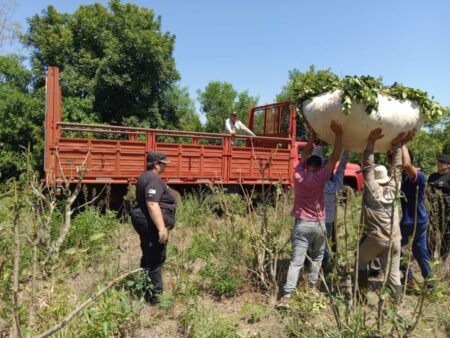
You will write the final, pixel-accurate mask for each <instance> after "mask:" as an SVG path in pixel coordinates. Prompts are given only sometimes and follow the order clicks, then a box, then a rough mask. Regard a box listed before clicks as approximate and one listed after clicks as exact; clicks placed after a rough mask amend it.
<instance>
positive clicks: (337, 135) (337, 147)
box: [327, 121, 342, 172]
mask: <svg viewBox="0 0 450 338" xmlns="http://www.w3.org/2000/svg"><path fill="white" fill-rule="evenodd" d="M330 128H331V130H332V131H333V133H334V146H333V152H332V153H331V156H330V159H329V160H328V163H327V167H328V169H329V170H330V172H333V171H334V167H335V166H336V163H337V161H339V157H341V152H342V127H341V126H340V125H339V124H337V123H336V121H331V125H330Z"/></svg>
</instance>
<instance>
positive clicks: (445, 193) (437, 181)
mask: <svg viewBox="0 0 450 338" xmlns="http://www.w3.org/2000/svg"><path fill="white" fill-rule="evenodd" d="M428 184H429V185H430V186H431V189H432V191H433V192H434V191H436V190H440V191H441V192H442V197H443V199H444V206H445V209H444V210H445V212H446V213H447V217H449V214H448V213H450V171H448V172H447V173H446V174H443V175H441V174H439V173H434V174H431V175H430V177H428ZM440 210H442V209H440Z"/></svg>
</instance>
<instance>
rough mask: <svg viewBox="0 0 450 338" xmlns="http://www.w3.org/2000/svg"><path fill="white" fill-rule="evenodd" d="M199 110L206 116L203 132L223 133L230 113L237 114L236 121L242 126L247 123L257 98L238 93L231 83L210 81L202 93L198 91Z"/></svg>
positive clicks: (246, 93) (245, 93)
mask: <svg viewBox="0 0 450 338" xmlns="http://www.w3.org/2000/svg"><path fill="white" fill-rule="evenodd" d="M197 93H198V97H199V101H200V109H201V110H202V111H203V112H204V113H205V115H206V126H205V131H207V132H211V133H217V132H223V131H224V129H225V124H224V123H225V120H226V119H227V118H229V117H230V114H231V112H233V111H236V112H237V113H238V119H239V120H240V121H242V122H243V123H244V124H247V121H248V112H249V109H250V107H252V106H256V105H257V103H258V99H259V98H258V97H253V96H250V95H249V93H248V91H243V92H241V93H238V92H237V91H236V90H235V89H234V88H233V85H232V84H231V83H228V82H220V81H211V82H209V83H208V85H207V86H206V87H205V89H204V90H203V91H201V90H198V91H197Z"/></svg>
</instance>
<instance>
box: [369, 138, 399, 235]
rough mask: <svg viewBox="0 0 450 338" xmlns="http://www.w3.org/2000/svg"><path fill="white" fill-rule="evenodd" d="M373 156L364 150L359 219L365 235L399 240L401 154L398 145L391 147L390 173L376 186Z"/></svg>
mask: <svg viewBox="0 0 450 338" xmlns="http://www.w3.org/2000/svg"><path fill="white" fill-rule="evenodd" d="M374 167H375V163H374V155H373V153H372V152H370V151H367V150H366V151H365V152H364V169H363V172H364V190H363V222H364V224H365V225H366V227H367V236H369V237H372V238H375V239H377V240H381V241H386V242H389V238H392V241H399V240H400V239H401V238H402V237H401V233H400V208H399V200H398V197H399V194H400V183H401V170H402V153H401V147H400V145H397V146H395V147H394V149H393V167H392V168H393V169H392V170H393V171H394V174H393V175H392V176H391V179H390V180H389V182H388V183H386V184H384V185H380V184H378V183H377V182H376V181H375V178H374Z"/></svg>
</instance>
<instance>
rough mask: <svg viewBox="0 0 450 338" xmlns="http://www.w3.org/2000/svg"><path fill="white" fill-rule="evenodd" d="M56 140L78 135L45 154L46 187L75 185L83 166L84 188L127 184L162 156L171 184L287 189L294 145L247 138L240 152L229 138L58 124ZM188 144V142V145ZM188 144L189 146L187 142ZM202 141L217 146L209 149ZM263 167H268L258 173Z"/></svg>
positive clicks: (57, 142) (278, 139) (274, 139)
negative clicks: (155, 155) (149, 158)
mask: <svg viewBox="0 0 450 338" xmlns="http://www.w3.org/2000/svg"><path fill="white" fill-rule="evenodd" d="M56 128H58V129H59V132H58V133H56V134H57V135H64V133H66V132H74V133H77V135H76V137H62V136H60V137H58V138H56V139H55V143H54V145H53V146H50V147H49V149H47V152H48V154H49V156H50V158H51V159H52V164H51V165H50V170H48V172H47V177H48V179H47V180H48V182H49V183H52V184H61V183H62V182H63V180H64V179H63V178H64V177H65V178H69V179H70V180H71V182H74V183H75V182H78V179H77V177H76V167H77V166H81V165H82V164H83V163H84V165H85V167H86V168H87V173H86V174H85V176H84V177H83V182H84V183H110V184H129V183H133V182H135V181H136V179H137V177H138V176H139V174H140V173H141V172H142V171H143V170H144V169H145V165H146V163H145V160H146V157H145V156H146V153H147V152H149V151H151V150H157V151H163V152H165V153H166V154H167V155H168V157H169V159H170V160H171V161H172V163H171V164H169V165H168V166H167V168H166V172H165V173H164V175H163V178H165V179H166V180H167V182H168V183H172V184H207V183H218V184H261V183H267V184H273V183H280V184H283V185H290V184H291V180H290V179H289V178H290V177H292V163H293V159H294V154H295V152H294V147H293V144H292V140H291V139H289V138H281V137H265V136H257V137H251V136H247V135H241V136H237V137H235V139H241V140H246V144H245V145H244V146H234V145H233V144H232V140H233V138H232V137H231V135H229V134H224V133H221V134H218V133H205V132H192V131H178V130H161V129H149V128H139V127H123V126H111V125H105V124H82V123H72V122H57V123H56ZM83 133H88V134H111V135H116V136H117V135H123V136H124V137H125V138H126V139H119V140H117V139H107V138H106V139H103V138H92V137H79V136H80V134H81V135H82V134H83ZM160 137H170V138H171V139H183V141H184V142H182V143H175V142H170V141H169V142H168V141H164V140H163V141H158V138H160ZM186 139H187V140H186ZM255 139H258V140H265V141H270V142H272V143H277V144H278V146H277V147H276V148H273V147H260V146H254V145H253V141H254V140H255ZM189 140H190V142H189ZM201 140H220V143H221V144H219V145H212V144H208V143H207V142H205V143H204V144H201ZM267 161H271V163H270V166H269V167H268V169H267V170H266V172H264V178H263V175H262V173H261V167H263V166H264V164H265V163H266V162H267Z"/></svg>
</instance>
